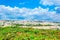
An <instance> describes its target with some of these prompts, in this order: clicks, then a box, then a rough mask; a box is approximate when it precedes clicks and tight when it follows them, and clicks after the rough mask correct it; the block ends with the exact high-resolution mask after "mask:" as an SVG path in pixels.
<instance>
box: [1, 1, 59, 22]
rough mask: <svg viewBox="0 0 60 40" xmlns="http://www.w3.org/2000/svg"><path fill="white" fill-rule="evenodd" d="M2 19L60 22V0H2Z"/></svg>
mask: <svg viewBox="0 0 60 40" xmlns="http://www.w3.org/2000/svg"><path fill="white" fill-rule="evenodd" d="M0 20H45V21H55V22H56V21H58V22H60V0H54V1H53V0H9V1H8V0H0Z"/></svg>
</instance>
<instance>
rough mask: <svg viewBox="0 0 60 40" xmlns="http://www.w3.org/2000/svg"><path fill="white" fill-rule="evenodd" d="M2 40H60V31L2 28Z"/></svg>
mask: <svg viewBox="0 0 60 40" xmlns="http://www.w3.org/2000/svg"><path fill="white" fill-rule="evenodd" d="M0 40H60V30H58V29H56V30H55V29H54V30H53V29H51V30H50V29H33V28H22V27H18V26H8V27H0Z"/></svg>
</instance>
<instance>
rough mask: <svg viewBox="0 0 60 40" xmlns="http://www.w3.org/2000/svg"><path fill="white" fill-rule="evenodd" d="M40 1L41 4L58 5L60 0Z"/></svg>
mask: <svg viewBox="0 0 60 40" xmlns="http://www.w3.org/2000/svg"><path fill="white" fill-rule="evenodd" d="M40 3H41V4H43V5H49V6H51V5H56V6H60V0H40Z"/></svg>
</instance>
